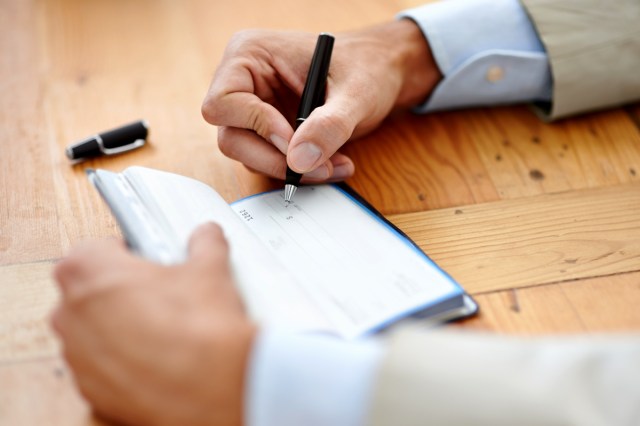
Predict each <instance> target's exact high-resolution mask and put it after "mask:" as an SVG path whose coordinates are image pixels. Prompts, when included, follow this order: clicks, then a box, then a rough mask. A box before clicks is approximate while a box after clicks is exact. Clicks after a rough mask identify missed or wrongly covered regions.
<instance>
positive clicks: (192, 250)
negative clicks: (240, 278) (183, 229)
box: [189, 222, 229, 270]
mask: <svg viewBox="0 0 640 426" xmlns="http://www.w3.org/2000/svg"><path fill="white" fill-rule="evenodd" d="M189 261H190V262H194V263H198V264H200V265H207V266H209V267H212V268H214V269H216V270H218V269H220V268H223V269H228V265H229V245H228V243H227V240H226V238H225V237H224V232H223V231H222V228H220V226H219V225H217V224H215V223H211V222H208V223H205V224H202V225H200V226H198V227H197V228H196V229H195V230H194V231H193V234H191V238H190V239H189Z"/></svg>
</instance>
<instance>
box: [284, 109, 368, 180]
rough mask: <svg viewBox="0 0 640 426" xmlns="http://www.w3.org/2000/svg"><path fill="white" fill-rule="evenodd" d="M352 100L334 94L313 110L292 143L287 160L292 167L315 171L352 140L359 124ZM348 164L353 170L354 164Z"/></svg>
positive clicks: (305, 171) (297, 170) (298, 169)
mask: <svg viewBox="0 0 640 426" xmlns="http://www.w3.org/2000/svg"><path fill="white" fill-rule="evenodd" d="M350 103H351V102H350V101H349V100H346V99H344V98H341V97H334V98H331V100H330V101H328V102H327V103H326V104H325V105H323V106H321V107H318V108H316V109H314V110H313V112H312V113H311V115H309V117H308V118H307V119H306V120H305V121H304V123H302V124H301V125H300V127H298V129H297V130H296V132H295V133H294V134H293V137H292V138H291V142H290V143H289V150H288V152H287V162H288V164H289V167H291V169H293V170H294V171H296V172H298V173H307V172H309V171H311V170H315V169H316V168H317V167H319V166H320V165H321V164H323V163H325V162H326V161H327V160H328V159H329V158H330V157H331V156H332V155H333V154H334V153H335V152H336V151H337V150H338V149H339V148H340V147H341V146H342V145H344V143H345V142H347V140H349V138H350V137H351V134H352V133H353V130H354V129H355V127H356V125H357V124H358V122H357V118H356V117H357V115H356V114H352V111H350V110H351V109H352V108H349V104H350ZM349 161H350V160H349ZM349 165H350V166H351V169H353V164H351V163H350V164H349Z"/></svg>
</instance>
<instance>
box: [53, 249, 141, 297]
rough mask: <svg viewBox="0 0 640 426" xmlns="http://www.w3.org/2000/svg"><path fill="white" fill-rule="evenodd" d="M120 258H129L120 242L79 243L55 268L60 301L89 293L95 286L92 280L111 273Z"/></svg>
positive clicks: (54, 272)
mask: <svg viewBox="0 0 640 426" xmlns="http://www.w3.org/2000/svg"><path fill="white" fill-rule="evenodd" d="M123 257H132V255H131V254H130V253H128V252H127V249H126V246H125V244H124V242H123V241H121V240H115V239H113V240H104V241H93V242H87V243H82V244H79V245H77V246H76V247H74V248H73V249H72V250H71V251H70V252H69V255H68V256H67V257H66V258H64V259H62V260H61V261H60V262H58V263H57V264H56V265H55V267H54V269H53V277H54V279H55V281H56V282H57V283H58V287H59V289H60V291H61V293H62V296H63V298H65V299H69V298H74V297H75V296H76V295H77V294H79V293H80V292H82V293H87V292H90V291H92V287H93V286H95V285H98V284H97V281H96V280H94V279H93V278H94V277H97V276H100V275H101V274H103V273H104V272H105V271H109V270H111V269H112V268H113V265H114V264H116V263H119V262H121V261H122V258H123Z"/></svg>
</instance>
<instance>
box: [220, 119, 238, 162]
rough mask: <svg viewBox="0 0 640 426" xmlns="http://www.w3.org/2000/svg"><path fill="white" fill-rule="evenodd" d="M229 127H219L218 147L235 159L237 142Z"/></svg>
mask: <svg viewBox="0 0 640 426" xmlns="http://www.w3.org/2000/svg"><path fill="white" fill-rule="evenodd" d="M230 133H233V132H232V131H231V130H230V129H229V128H228V127H219V128H218V148H219V149H220V152H222V153H223V154H224V155H225V156H227V157H229V158H233V159H235V143H234V140H233V138H232V137H231V135H230Z"/></svg>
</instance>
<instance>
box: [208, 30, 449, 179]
mask: <svg viewBox="0 0 640 426" xmlns="http://www.w3.org/2000/svg"><path fill="white" fill-rule="evenodd" d="M316 39H317V35H315V34H309V33H299V32H282V31H259V30H255V31H244V32H241V33H238V34H236V35H235V36H234V37H233V38H232V40H231V41H230V42H229V45H228V46H227V49H226V51H225V54H224V56H223V58H222V62H221V64H220V66H219V67H218V70H217V72H216V74H215V76H214V78H213V81H212V83H211V87H210V88H209V91H208V93H207V95H206V97H205V99H204V102H203V105H202V114H203V116H204V118H205V120H207V122H209V123H211V124H214V125H217V126H220V127H219V129H218V143H219V146H220V150H221V151H222V152H223V153H224V154H225V155H227V156H228V157H231V158H233V159H235V160H238V161H240V162H242V163H244V165H245V166H247V167H248V168H249V169H250V170H253V171H257V172H260V173H263V174H266V175H268V176H272V177H276V178H280V179H284V176H285V171H286V166H287V161H288V164H289V166H290V167H291V169H293V170H294V171H296V172H298V173H304V174H305V175H304V177H303V182H304V181H306V182H320V181H326V180H330V181H336V180H343V179H346V178H348V177H350V176H351V175H352V174H353V173H354V165H353V162H352V161H351V159H349V158H348V157H346V156H345V155H343V154H340V153H338V152H337V150H338V149H339V148H340V147H341V146H342V145H343V144H344V143H345V142H347V140H349V139H350V138H351V137H357V136H360V135H363V134H364V133H366V132H369V131H370V130H372V129H373V128H375V127H376V126H378V125H379V124H380V122H381V121H382V120H383V119H384V118H385V117H386V116H387V114H388V113H389V112H390V111H391V110H392V109H393V108H394V107H407V106H411V105H415V104H417V103H418V102H420V101H421V100H423V99H425V98H426V97H427V96H428V94H429V93H430V92H431V90H432V89H433V87H434V86H435V85H436V83H437V82H438V80H439V79H440V78H441V76H440V72H439V70H438V68H437V66H436V65H435V62H434V60H433V57H432V56H431V52H430V49H429V46H428V44H427V42H426V40H425V38H424V36H423V34H422V32H421V31H420V29H419V28H418V27H417V26H416V24H415V23H413V22H412V21H409V20H406V19H403V20H399V21H394V22H390V23H387V24H383V25H379V26H376V27H372V28H369V29H366V30H361V31H355V32H350V33H344V34H338V35H337V36H336V40H335V45H334V49H333V54H332V57H331V65H330V68H329V76H328V80H327V96H326V102H325V105H323V106H322V107H319V108H316V109H315V110H314V111H313V112H312V114H311V115H310V116H309V118H308V119H307V120H305V121H304V123H303V124H301V125H300V127H299V128H298V129H297V130H296V131H295V133H294V130H293V128H292V127H291V124H290V123H292V122H293V121H294V119H295V113H296V111H297V108H298V102H299V99H300V96H301V93H302V89H303V87H304V83H305V80H306V76H307V72H308V69H309V64H310V61H311V56H312V53H313V50H314V46H315V42H316ZM285 155H286V158H285Z"/></svg>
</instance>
